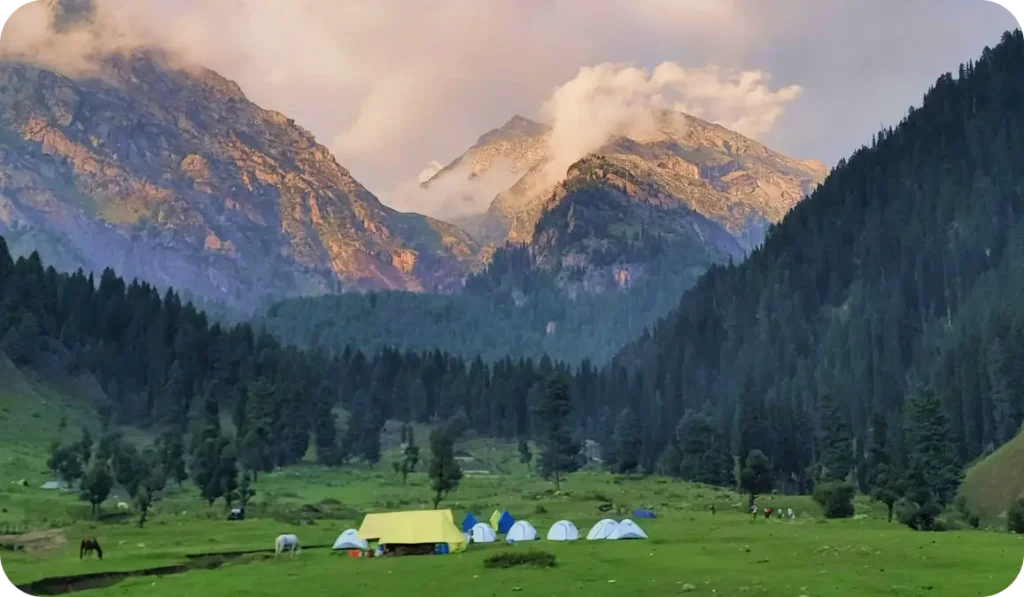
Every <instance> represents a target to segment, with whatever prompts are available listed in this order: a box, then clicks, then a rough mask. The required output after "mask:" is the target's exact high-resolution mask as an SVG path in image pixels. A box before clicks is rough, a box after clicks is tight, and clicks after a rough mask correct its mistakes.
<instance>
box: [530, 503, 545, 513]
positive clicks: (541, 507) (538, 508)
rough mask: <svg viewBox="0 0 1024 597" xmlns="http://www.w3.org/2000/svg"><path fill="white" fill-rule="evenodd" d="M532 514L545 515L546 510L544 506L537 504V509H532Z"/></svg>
mask: <svg viewBox="0 0 1024 597" xmlns="http://www.w3.org/2000/svg"><path fill="white" fill-rule="evenodd" d="M533 513H534V514H547V513H548V509H547V508H545V507H544V504H537V507H536V508H534V509H533Z"/></svg>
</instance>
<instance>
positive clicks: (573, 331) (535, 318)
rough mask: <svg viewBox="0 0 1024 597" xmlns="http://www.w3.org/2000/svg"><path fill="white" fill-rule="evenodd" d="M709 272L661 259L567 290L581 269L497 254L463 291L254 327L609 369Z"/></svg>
mask: <svg viewBox="0 0 1024 597" xmlns="http://www.w3.org/2000/svg"><path fill="white" fill-rule="evenodd" d="M703 271H704V267H693V266H692V264H690V263H687V262H685V261H680V260H679V259H677V258H676V257H675V256H674V255H664V254H663V255H660V256H658V257H657V258H655V259H653V260H652V261H650V262H648V263H647V264H646V266H645V275H644V276H642V277H640V279H639V280H637V281H635V282H630V284H629V285H628V286H627V287H626V288H621V289H611V290H608V291H606V292H602V293H596V294H592V293H589V292H585V291H579V292H567V291H566V289H565V288H564V282H562V281H560V278H561V279H565V278H569V279H573V278H574V277H577V276H578V275H582V274H578V273H576V272H572V271H567V270H566V269H563V268H552V269H539V268H537V267H535V264H534V262H533V260H532V259H531V258H530V255H529V252H528V250H527V249H526V248H524V247H521V246H513V245H509V246H507V247H504V248H502V249H499V250H498V251H497V252H496V253H495V254H494V258H493V260H492V262H491V263H490V264H489V265H488V266H487V268H486V269H485V270H484V271H482V272H480V273H478V274H474V275H471V276H470V277H469V279H468V280H467V281H466V287H465V289H464V290H463V291H462V292H461V293H459V294H453V295H432V294H423V293H411V292H378V293H366V294H354V293H350V294H340V295H330V296H322V297H308V298H299V299H289V300H286V301H282V302H280V303H277V304H275V305H273V306H271V308H270V309H269V310H268V311H267V313H266V315H265V316H264V317H262V318H260V319H259V320H257V322H256V323H257V325H258V326H259V327H261V329H265V330H267V331H268V332H270V333H271V334H273V335H274V336H275V337H277V338H280V339H282V340H283V341H285V342H287V343H292V344H295V345H297V346H303V347H310V348H319V349H323V350H325V351H328V352H338V353H340V352H342V351H344V350H345V348H347V347H350V346H351V347H360V348H361V349H362V350H364V351H367V352H377V351H378V350H381V349H383V348H385V347H388V346H394V347H401V348H402V349H405V350H412V351H420V352H423V351H433V350H441V351H444V352H449V353H452V354H454V355H457V356H460V357H462V358H466V359H473V358H476V357H478V356H479V357H480V358H482V359H483V360H484V361H486V362H488V363H493V362H497V361H500V360H502V359H505V358H508V357H512V358H516V359H518V358H532V359H539V358H540V357H542V356H543V355H548V356H550V357H551V358H553V359H556V360H560V361H565V362H568V363H572V364H574V365H578V364H579V363H582V362H583V361H584V360H590V361H592V362H594V363H604V362H608V361H610V360H611V358H612V357H613V356H615V354H616V353H617V352H618V351H619V350H620V349H621V348H622V346H623V345H624V344H626V343H627V342H629V341H631V340H633V339H635V338H636V337H637V336H639V335H640V334H641V333H643V332H644V330H645V329H646V328H647V327H648V326H650V325H652V324H653V323H654V322H655V321H656V320H657V319H658V318H659V317H662V316H664V315H665V314H667V313H668V312H669V310H670V309H672V307H673V306H675V305H676V304H677V303H678V300H679V296H680V295H681V294H682V293H683V292H684V291H685V290H687V289H689V288H690V287H692V286H693V284H694V283H695V282H696V280H697V278H698V277H699V275H700V273H701V272H703Z"/></svg>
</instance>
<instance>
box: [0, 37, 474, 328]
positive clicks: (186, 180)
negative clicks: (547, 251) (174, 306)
mask: <svg viewBox="0 0 1024 597" xmlns="http://www.w3.org/2000/svg"><path fill="white" fill-rule="evenodd" d="M0 163H3V168H2V169H0V233H2V234H4V235H5V236H7V237H8V239H9V241H10V243H11V245H12V251H13V252H15V253H16V254H27V253H29V252H31V251H32V250H36V249H38V250H40V252H41V253H42V254H43V255H44V257H46V258H47V259H48V260H49V261H50V262H52V263H54V264H55V265H57V266H58V267H59V268H61V269H65V270H73V269H75V268H78V267H82V268H85V269H86V270H92V271H98V270H100V269H102V268H103V267H107V266H111V267H116V268H117V269H118V270H119V271H121V272H122V273H123V274H124V275H126V276H129V277H135V276H139V277H144V278H145V279H147V280H149V281H150V282H152V283H154V284H157V285H161V286H174V287H176V288H183V289H188V290H190V291H192V292H193V293H195V294H197V295H201V296H205V297H211V298H214V299H218V300H220V301H223V302H225V303H228V304H232V305H235V306H241V307H247V308H251V307H253V306H255V305H258V304H262V303H263V302H265V301H266V300H269V299H275V298H280V297H284V296H294V295H308V294H322V293H325V292H329V291H336V290H338V289H340V288H345V289H405V290H415V291H439V292H445V291H450V290H453V289H456V288H458V287H459V286H461V282H462V279H463V277H464V275H465V272H466V271H467V270H468V268H469V267H470V266H471V265H472V264H473V263H474V262H475V260H476V254H477V252H478V247H477V246H476V243H475V242H474V241H473V240H472V239H471V238H469V237H468V236H467V235H466V234H464V233H463V232H461V231H460V230H459V229H458V228H456V227H454V226H452V225H450V224H447V223H444V222H440V221H438V220H434V219H431V218H427V217H423V216H420V215H416V214H405V213H399V212H397V211H395V210H392V209H390V208H388V207H386V206H385V205H383V204H382V203H381V202H380V201H378V199H377V198H376V197H374V195H373V194H371V193H370V192H369V191H368V190H366V188H364V187H363V186H362V185H360V184H359V182H358V181H356V180H355V179H354V178H353V177H352V175H351V173H350V172H349V171H347V170H346V169H345V168H343V167H342V166H340V165H339V164H338V163H337V162H336V161H335V159H334V158H333V157H332V156H331V154H330V153H329V152H328V150H327V149H326V148H324V147H323V146H322V145H319V144H317V143H316V141H315V139H314V138H313V136H312V135H311V134H310V133H309V132H308V131H306V130H304V129H302V128H301V127H299V126H298V125H296V124H295V122H294V121H293V120H291V119H289V118H287V117H285V116H284V115H282V114H279V113H277V112H273V111H268V110H264V109H262V108H260V107H259V106H256V105H255V104H253V103H252V102H250V101H249V100H248V99H247V98H246V97H245V95H244V94H243V92H242V90H241V89H240V88H239V87H238V85H236V84H235V83H233V82H231V81H229V80H227V79H225V78H223V77H221V76H220V75H218V74H217V73H215V72H212V71H210V70H207V69H203V68H193V67H180V66H178V65H176V64H175V63H174V62H173V61H172V59H171V57H168V56H166V55H163V54H161V53H159V52H156V51H150V50H139V51H136V52H134V53H132V54H131V55H128V56H114V57H111V58H109V59H108V60H106V62H105V63H104V64H103V65H102V66H101V68H100V70H99V71H98V72H97V73H95V74H93V75H90V76H84V77H76V78H70V77H66V76H62V75H61V74H58V73H56V72H51V71H49V70H45V69H43V68H40V67H37V66H33V65H31V64H27V63H21V62H15V61H9V60H5V61H3V62H0Z"/></svg>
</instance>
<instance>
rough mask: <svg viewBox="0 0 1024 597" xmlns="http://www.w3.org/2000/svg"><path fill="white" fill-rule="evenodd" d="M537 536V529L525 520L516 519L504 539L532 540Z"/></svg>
mask: <svg viewBox="0 0 1024 597" xmlns="http://www.w3.org/2000/svg"><path fill="white" fill-rule="evenodd" d="M536 538H537V529H535V528H533V525H532V524H530V523H528V522H526V521H525V520H517V521H516V523H515V524H514V525H512V528H511V529H509V530H508V534H506V535H505V539H506V540H508V539H511V540H512V541H533V540H534V539H536Z"/></svg>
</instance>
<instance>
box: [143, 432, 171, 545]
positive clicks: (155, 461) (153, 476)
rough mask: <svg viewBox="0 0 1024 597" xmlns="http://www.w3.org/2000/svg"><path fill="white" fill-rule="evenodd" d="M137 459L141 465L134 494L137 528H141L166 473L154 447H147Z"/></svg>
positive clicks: (165, 483)
mask: <svg viewBox="0 0 1024 597" xmlns="http://www.w3.org/2000/svg"><path fill="white" fill-rule="evenodd" d="M139 461H140V463H141V465H142V466H141V467H140V468H139V469H138V474H139V479H138V480H137V481H136V485H137V486H138V489H137V491H136V494H135V506H136V507H137V508H138V509H139V528H142V527H144V526H145V525H146V518H147V517H148V515H149V509H150V507H151V506H152V505H153V500H154V499H155V497H156V494H157V493H159V492H160V491H163V489H164V487H165V486H166V485H167V473H166V469H165V468H164V465H163V462H162V457H161V455H160V453H159V452H158V451H157V450H156V449H153V448H147V449H146V450H145V451H144V452H143V453H142V455H141V456H140V459H139Z"/></svg>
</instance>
